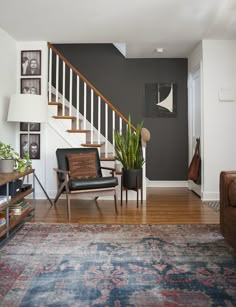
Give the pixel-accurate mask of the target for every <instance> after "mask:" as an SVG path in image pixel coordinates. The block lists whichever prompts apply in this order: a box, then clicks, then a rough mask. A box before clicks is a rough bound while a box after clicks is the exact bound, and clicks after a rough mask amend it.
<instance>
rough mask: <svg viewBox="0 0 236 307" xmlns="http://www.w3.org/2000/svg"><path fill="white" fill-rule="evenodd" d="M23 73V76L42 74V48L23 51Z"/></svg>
mask: <svg viewBox="0 0 236 307" xmlns="http://www.w3.org/2000/svg"><path fill="white" fill-rule="evenodd" d="M21 75H22V76H40V75H41V50H23V51H21Z"/></svg>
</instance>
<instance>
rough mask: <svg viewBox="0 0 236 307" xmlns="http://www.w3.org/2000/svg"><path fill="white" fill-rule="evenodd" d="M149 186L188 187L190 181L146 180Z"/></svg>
mask: <svg viewBox="0 0 236 307" xmlns="http://www.w3.org/2000/svg"><path fill="white" fill-rule="evenodd" d="M146 185H147V188H187V187H188V181H155V180H149V179H147V180H146Z"/></svg>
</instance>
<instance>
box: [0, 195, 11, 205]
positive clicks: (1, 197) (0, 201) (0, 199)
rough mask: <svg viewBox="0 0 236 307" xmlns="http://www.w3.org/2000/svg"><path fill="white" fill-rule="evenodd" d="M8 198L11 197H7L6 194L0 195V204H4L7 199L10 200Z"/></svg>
mask: <svg viewBox="0 0 236 307" xmlns="http://www.w3.org/2000/svg"><path fill="white" fill-rule="evenodd" d="M10 199H11V196H8V197H7V195H0V205H1V204H5V203H6V202H7V200H10Z"/></svg>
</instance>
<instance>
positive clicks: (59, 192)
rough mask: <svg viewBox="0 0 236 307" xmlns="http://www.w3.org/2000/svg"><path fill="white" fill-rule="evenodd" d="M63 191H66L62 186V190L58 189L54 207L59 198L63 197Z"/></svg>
mask: <svg viewBox="0 0 236 307" xmlns="http://www.w3.org/2000/svg"><path fill="white" fill-rule="evenodd" d="M63 189H64V185H61V187H60V189H58V191H57V195H56V197H55V198H54V201H53V203H54V205H55V204H56V202H57V201H58V198H59V197H60V196H61V194H62V192H63Z"/></svg>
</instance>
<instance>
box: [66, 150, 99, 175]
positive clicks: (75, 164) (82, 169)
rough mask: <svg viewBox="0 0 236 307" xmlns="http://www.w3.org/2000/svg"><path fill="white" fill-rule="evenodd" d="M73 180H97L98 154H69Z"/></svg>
mask: <svg viewBox="0 0 236 307" xmlns="http://www.w3.org/2000/svg"><path fill="white" fill-rule="evenodd" d="M67 159H68V163H69V171H70V178H71V179H81V178H96V177H97V170H96V153H95V152H90V153H79V154H67Z"/></svg>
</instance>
